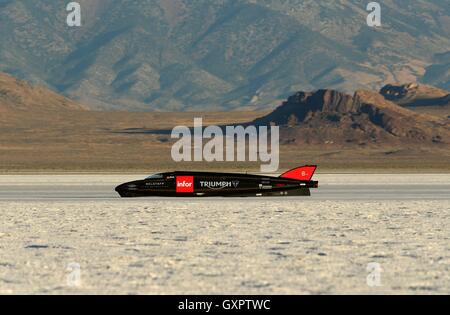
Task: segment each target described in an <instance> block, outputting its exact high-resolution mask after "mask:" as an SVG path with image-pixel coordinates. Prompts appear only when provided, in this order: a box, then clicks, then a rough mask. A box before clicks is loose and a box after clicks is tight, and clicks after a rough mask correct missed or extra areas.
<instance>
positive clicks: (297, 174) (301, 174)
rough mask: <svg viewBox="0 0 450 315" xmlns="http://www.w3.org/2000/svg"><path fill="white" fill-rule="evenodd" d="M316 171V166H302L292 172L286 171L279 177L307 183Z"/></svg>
mask: <svg viewBox="0 0 450 315" xmlns="http://www.w3.org/2000/svg"><path fill="white" fill-rule="evenodd" d="M316 169H317V166H315V165H307V166H302V167H298V168H295V169H293V170H290V171H287V172H286V173H284V174H282V175H281V176H280V177H281V178H288V179H296V180H305V181H309V180H311V179H312V177H313V175H314V173H315V171H316Z"/></svg>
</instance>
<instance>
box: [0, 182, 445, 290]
mask: <svg viewBox="0 0 450 315" xmlns="http://www.w3.org/2000/svg"><path fill="white" fill-rule="evenodd" d="M136 178H140V177H139V176H117V175H113V176H110V177H109V176H106V177H105V176H98V175H95V176H94V175H89V176H81V177H80V176H73V177H68V176H61V177H55V176H38V177H34V176H32V177H30V176H23V177H16V176H0V211H1V215H2V217H1V221H0V222H1V224H0V293H2V294H11V293H19V294H21V293H38V294H62V293H87V294H94V293H121V294H122V293H123V294H240V293H242V294H328V293H337V294H343V293H363V294H378V293H395V294H403V293H413V294H415V293H417V294H418V293H425V294H438V293H446V294H449V293H450V197H449V196H448V193H449V192H450V190H447V191H445V189H446V188H447V187H448V186H449V185H450V180H449V175H445V174H444V175H392V176H386V175H346V176H344V177H342V176H340V175H321V176H319V180H320V181H321V182H322V184H321V187H322V188H321V189H319V191H318V192H317V193H315V195H314V196H313V197H312V198H288V199H282V198H275V199H270V198H264V199H257V198H249V199H132V200H123V199H119V198H117V197H116V196H115V194H113V193H109V190H110V187H114V185H115V184H118V183H120V182H123V181H127V180H132V179H136ZM419 181H421V182H419ZM116 182H117V183H116ZM12 183H14V185H13V186H15V188H14V189H12V188H11V186H10V185H11V184H12ZM89 183H90V184H91V185H89ZM61 184H62V186H63V188H62V187H61ZM25 186H28V190H26V189H25ZM8 187H9V188H8ZM64 187H65V188H64ZM346 187H347V188H348V189H346ZM355 187H359V188H358V189H359V190H356V192H352V190H354V189H356V188H355ZM370 187H372V190H375V193H370V191H371V189H370ZM72 188H73V189H75V190H77V194H81V196H78V195H76V196H74V195H71V194H70V193H69V192H70V191H71V189H72ZM418 188H421V189H423V190H422V191H425V193H423V195H419V196H417V195H415V194H414V193H411V189H413V191H415V190H414V189H417V191H419V190H418ZM8 189H12V190H8ZM39 189H41V190H39ZM434 189H436V190H438V192H437V193H436V192H434ZM439 189H441V191H440V190H439ZM21 191H22V194H20V192H21ZM89 191H93V192H94V193H93V194H92V195H91V196H92V197H88V198H85V199H83V195H84V194H87V195H89ZM361 191H369V193H365V194H363V196H362V198H358V197H361V196H360V195H359V196H358V192H361ZM389 191H395V192H396V193H390V192H389ZM52 192H53V193H54V194H56V195H59V196H58V197H57V198H53V197H52ZM446 192H447V193H446ZM42 193H44V194H45V195H46V196H47V197H45V196H44V197H43V198H35V197H34V196H38V195H39V194H42ZM107 193H108V195H105V194H107ZM396 194H397V197H396V196H395V195H396ZM327 195H328V197H327ZM96 196H97V197H96ZM405 196H406V197H405ZM374 263H375V264H378V266H379V267H380V268H381V270H380V274H379V275H380V283H379V286H378V285H375V286H374V283H373V281H372V282H371V281H369V282H367V277H368V276H369V275H373V269H370V268H369V269H367V268H368V266H373V264H374ZM369 264H370V265H369ZM74 266H75V267H74ZM78 266H79V270H78V269H77V268H78ZM369 278H370V277H369ZM370 279H371V278H370ZM370 279H369V280H370Z"/></svg>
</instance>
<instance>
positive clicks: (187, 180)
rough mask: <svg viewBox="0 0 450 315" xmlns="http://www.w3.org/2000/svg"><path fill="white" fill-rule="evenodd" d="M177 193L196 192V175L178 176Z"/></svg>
mask: <svg viewBox="0 0 450 315" xmlns="http://www.w3.org/2000/svg"><path fill="white" fill-rule="evenodd" d="M176 182H177V193H193V192H194V176H177V180H176Z"/></svg>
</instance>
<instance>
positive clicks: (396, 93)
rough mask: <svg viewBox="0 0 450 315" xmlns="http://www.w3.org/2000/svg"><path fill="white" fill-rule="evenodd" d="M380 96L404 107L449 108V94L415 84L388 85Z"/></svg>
mask: <svg viewBox="0 0 450 315" xmlns="http://www.w3.org/2000/svg"><path fill="white" fill-rule="evenodd" d="M380 94H381V95H383V96H384V98H385V99H387V100H389V101H393V102H395V103H397V104H399V105H402V106H406V107H420V106H450V92H448V91H445V90H442V89H438V88H435V87H432V86H427V85H422V84H417V83H409V84H404V85H392V84H389V85H386V86H384V87H383V88H382V89H381V91H380Z"/></svg>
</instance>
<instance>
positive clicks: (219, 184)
mask: <svg viewBox="0 0 450 315" xmlns="http://www.w3.org/2000/svg"><path fill="white" fill-rule="evenodd" d="M238 186H239V181H238V180H233V181H201V182H200V187H202V188H209V189H214V190H219V189H224V188H233V187H234V188H238Z"/></svg>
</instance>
